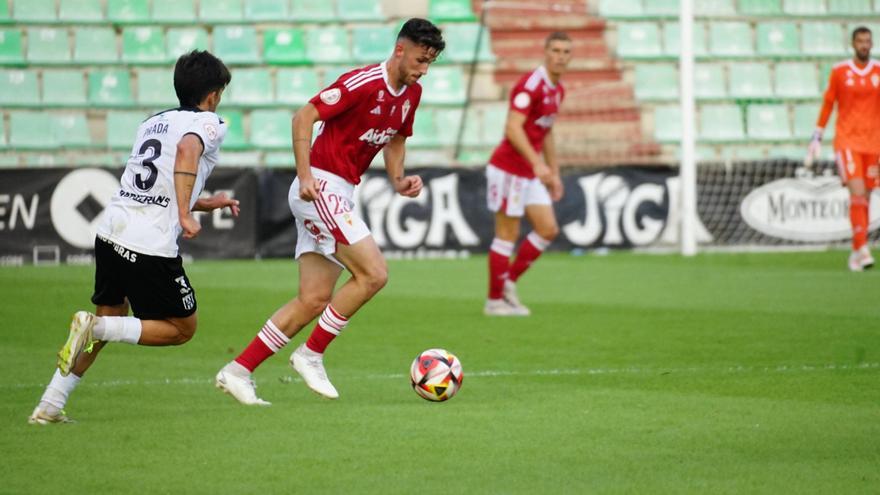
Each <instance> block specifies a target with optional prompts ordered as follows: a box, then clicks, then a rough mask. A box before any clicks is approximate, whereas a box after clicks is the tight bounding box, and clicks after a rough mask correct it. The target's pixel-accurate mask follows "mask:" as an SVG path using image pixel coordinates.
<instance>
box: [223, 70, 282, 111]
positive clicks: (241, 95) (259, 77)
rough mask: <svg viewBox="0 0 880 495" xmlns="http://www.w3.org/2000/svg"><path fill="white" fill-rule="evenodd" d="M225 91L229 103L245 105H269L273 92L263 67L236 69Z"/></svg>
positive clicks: (270, 80) (272, 98)
mask: <svg viewBox="0 0 880 495" xmlns="http://www.w3.org/2000/svg"><path fill="white" fill-rule="evenodd" d="M226 92H227V98H228V102H229V104H232V105H247V106H258V105H269V104H271V103H272V102H273V101H274V94H275V92H274V91H273V90H272V79H271V78H270V77H269V72H268V71H267V70H266V69H263V68H252V69H238V70H236V71H235V77H233V78H232V82H231V83H229V87H228V88H226Z"/></svg>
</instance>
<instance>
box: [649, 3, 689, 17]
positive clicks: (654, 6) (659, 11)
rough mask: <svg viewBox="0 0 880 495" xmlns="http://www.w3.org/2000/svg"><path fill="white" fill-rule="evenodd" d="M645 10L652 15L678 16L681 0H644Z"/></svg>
mask: <svg viewBox="0 0 880 495" xmlns="http://www.w3.org/2000/svg"><path fill="white" fill-rule="evenodd" d="M643 5H644V8H643V12H644V14H645V15H646V16H648V17H652V16H657V17H678V9H679V5H680V2H679V0H643Z"/></svg>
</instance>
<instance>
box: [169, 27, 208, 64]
mask: <svg viewBox="0 0 880 495" xmlns="http://www.w3.org/2000/svg"><path fill="white" fill-rule="evenodd" d="M166 46H167V48H168V59H169V60H177V59H178V57H180V56H181V55H183V54H184V53H189V52H191V51H193V50H196V49H198V50H207V49H208V33H207V32H206V31H205V30H204V29H202V28H171V29H169V30H168V33H167V35H166Z"/></svg>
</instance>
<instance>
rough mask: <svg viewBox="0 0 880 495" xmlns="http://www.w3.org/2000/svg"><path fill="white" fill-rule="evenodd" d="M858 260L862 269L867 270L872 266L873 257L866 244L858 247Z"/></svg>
mask: <svg viewBox="0 0 880 495" xmlns="http://www.w3.org/2000/svg"><path fill="white" fill-rule="evenodd" d="M859 262H860V263H861V265H862V269H863V270H867V269H869V268H871V267H873V266H874V257H873V256H871V250H870V249H868V245H867V244H865V245H864V246H862V247H861V248H859Z"/></svg>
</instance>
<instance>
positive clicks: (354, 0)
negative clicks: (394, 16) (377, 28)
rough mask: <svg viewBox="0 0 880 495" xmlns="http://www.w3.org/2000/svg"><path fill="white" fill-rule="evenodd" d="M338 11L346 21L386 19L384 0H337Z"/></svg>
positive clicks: (340, 17)
mask: <svg viewBox="0 0 880 495" xmlns="http://www.w3.org/2000/svg"><path fill="white" fill-rule="evenodd" d="M336 12H337V14H338V15H339V19H340V20H342V21H344V22H356V21H374V22H376V21H384V20H385V14H384V13H383V12H382V2H364V1H363V0H336Z"/></svg>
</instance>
